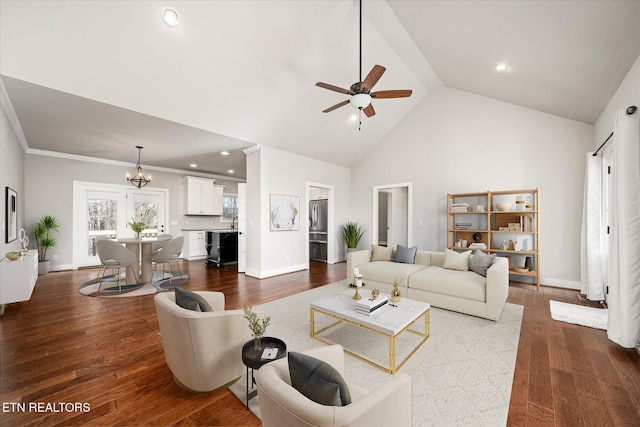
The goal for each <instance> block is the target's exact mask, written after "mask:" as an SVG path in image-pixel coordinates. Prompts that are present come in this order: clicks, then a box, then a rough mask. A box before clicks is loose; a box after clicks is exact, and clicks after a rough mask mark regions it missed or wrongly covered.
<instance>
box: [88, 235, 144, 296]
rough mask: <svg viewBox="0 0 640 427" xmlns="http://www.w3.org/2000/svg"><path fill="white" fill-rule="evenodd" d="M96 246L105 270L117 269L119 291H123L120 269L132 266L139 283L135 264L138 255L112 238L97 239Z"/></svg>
mask: <svg viewBox="0 0 640 427" xmlns="http://www.w3.org/2000/svg"><path fill="white" fill-rule="evenodd" d="M96 248H97V250H98V256H99V257H100V261H101V262H102V265H103V266H104V270H105V273H106V270H107V268H110V269H111V270H112V271H113V270H117V273H116V276H115V277H116V281H117V283H118V291H119V292H122V281H121V280H120V269H121V268H124V269H125V270H126V269H127V268H130V269H131V271H132V272H133V277H134V278H135V280H136V283H138V275H137V273H136V270H135V268H133V266H134V265H136V264H137V260H136V257H135V255H134V254H133V253H131V251H129V250H128V249H127V248H125V247H124V246H122V245H121V244H120V243H118V242H114V241H112V240H107V239H99V240H97V241H96Z"/></svg>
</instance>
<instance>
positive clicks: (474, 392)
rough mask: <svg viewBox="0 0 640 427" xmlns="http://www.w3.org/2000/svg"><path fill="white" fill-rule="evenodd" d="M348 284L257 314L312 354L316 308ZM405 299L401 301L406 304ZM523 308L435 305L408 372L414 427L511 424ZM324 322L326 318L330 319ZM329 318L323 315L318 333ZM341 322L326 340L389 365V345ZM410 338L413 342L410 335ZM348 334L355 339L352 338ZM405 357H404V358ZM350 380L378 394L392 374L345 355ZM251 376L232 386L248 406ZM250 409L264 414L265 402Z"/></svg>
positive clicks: (290, 344) (291, 346)
mask: <svg viewBox="0 0 640 427" xmlns="http://www.w3.org/2000/svg"><path fill="white" fill-rule="evenodd" d="M346 286H347V285H346V280H343V281H340V282H336V283H332V284H329V285H325V286H322V287H319V288H315V289H312V290H309V291H306V292H302V293H299V294H295V295H292V296H289V297H286V298H282V299H279V300H276V301H273V302H270V303H266V304H261V305H258V306H256V307H255V310H256V311H258V312H261V313H264V314H268V315H269V316H271V324H270V325H269V327H268V329H267V335H268V336H274V337H278V338H280V339H282V340H284V342H285V343H286V344H287V350H289V351H299V352H304V351H305V350H309V349H311V348H315V347H320V346H323V345H324V344H322V343H321V342H319V341H317V340H315V339H313V338H311V337H310V336H309V304H310V303H311V302H312V301H314V300H316V299H319V298H322V297H325V296H328V295H332V294H335V293H338V292H340V291H342V290H344V289H346ZM401 303H402V301H400V304H401ZM522 313H523V307H522V306H520V305H515V304H507V305H506V306H505V308H504V311H503V312H502V316H501V318H500V320H499V321H498V322H493V321H491V320H486V319H480V318H478V317H473V316H467V315H464V314H460V313H455V312H452V311H447V310H442V309H438V308H431V319H430V320H431V336H430V338H429V340H428V341H427V342H426V343H425V344H424V346H423V347H422V348H421V349H420V350H419V351H418V352H417V353H416V354H415V355H414V356H413V357H412V358H411V359H410V361H409V362H408V363H407V364H406V365H405V366H404V367H403V368H402V369H401V371H400V372H404V373H406V374H408V375H410V376H411V378H412V382H413V423H414V425H415V426H459V425H465V426H492V427H493V426H498V425H506V422H507V414H508V411H509V400H510V397H511V386H512V382H513V373H514V370H515V361H516V354H517V351H518V341H519V337H520V326H521V323H522ZM323 318H324V320H323ZM320 321H327V322H329V321H330V320H329V318H328V317H327V316H322V315H316V318H315V322H316V328H317V329H319V328H320V327H321V325H320V324H319V322H320ZM349 328H352V327H350V326H348V325H341V326H338V327H336V328H332V329H330V330H329V331H327V332H329V334H330V336H327V335H325V338H329V339H331V340H332V341H334V342H337V343H338V344H342V345H343V346H348V347H349V348H350V349H353V350H355V351H356V352H358V353H360V352H366V354H367V355H368V356H371V357H372V358H373V359H374V360H376V359H380V360H383V361H384V360H385V357H386V354H387V351H388V341H387V340H386V339H383V340H384V341H383V342H382V343H380V342H379V341H376V340H379V339H380V337H379V335H378V334H373V333H367V332H364V331H362V330H356V331H354V330H350V329H349ZM405 335H406V337H405ZM347 337H348V338H347ZM400 337H403V339H402V340H401V339H398V343H397V351H398V353H402V352H407V351H409V350H407V346H409V347H410V346H411V345H412V343H411V342H409V341H411V340H412V339H415V338H414V337H415V334H404V335H401V336H400ZM402 358H403V356H402V354H399V355H398V360H401V359H402ZM345 371H346V372H345V379H346V381H347V382H348V383H353V384H356V385H359V386H361V387H364V388H366V389H368V390H375V389H376V388H377V387H379V386H380V385H381V384H384V383H386V382H387V381H389V380H390V379H391V377H392V375H391V374H388V373H386V372H383V371H382V370H380V369H377V368H375V367H373V366H371V365H369V364H367V363H364V362H362V361H360V360H358V359H356V358H354V357H351V356H349V355H345ZM245 381H246V378H245V377H244V376H243V377H242V378H241V379H240V380H239V381H238V382H236V383H235V384H233V385H232V386H231V387H229V389H230V390H231V392H232V393H233V394H235V395H236V396H237V397H238V399H240V401H242V402H243V403H245V402H246V388H245V387H246V383H245ZM259 398H260V397H259V396H258V397H255V398H253V399H251V400H250V401H249V409H250V410H251V411H252V412H253V413H255V414H256V416H258V418H259V417H260V409H259V406H258V401H259V400H258V399H259Z"/></svg>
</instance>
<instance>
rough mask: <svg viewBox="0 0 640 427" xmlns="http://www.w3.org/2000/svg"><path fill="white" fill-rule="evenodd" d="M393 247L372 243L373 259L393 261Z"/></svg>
mask: <svg viewBox="0 0 640 427" xmlns="http://www.w3.org/2000/svg"><path fill="white" fill-rule="evenodd" d="M392 256H393V248H392V247H386V246H378V245H371V261H391V257H392Z"/></svg>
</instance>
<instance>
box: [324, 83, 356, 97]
mask: <svg viewBox="0 0 640 427" xmlns="http://www.w3.org/2000/svg"><path fill="white" fill-rule="evenodd" d="M316 86H318V87H321V88H324V89H329V90H332V91H334V92H340V93H344V94H345V95H353V92H351V91H350V90H348V89H343V88H341V87H338V86H334V85H330V84H328V83H322V82H318V83H316Z"/></svg>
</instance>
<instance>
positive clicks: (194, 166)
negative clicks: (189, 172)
mask: <svg viewBox="0 0 640 427" xmlns="http://www.w3.org/2000/svg"><path fill="white" fill-rule="evenodd" d="M189 166H191V167H192V168H197V167H198V165H196V164H195V163H191V164H190V165H189Z"/></svg>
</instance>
